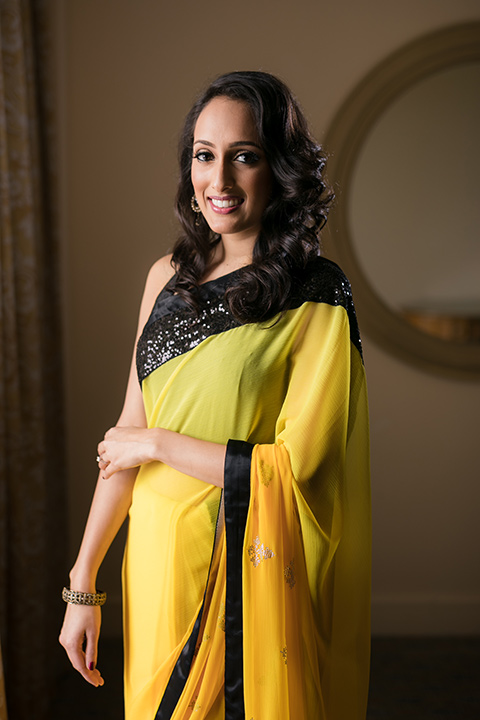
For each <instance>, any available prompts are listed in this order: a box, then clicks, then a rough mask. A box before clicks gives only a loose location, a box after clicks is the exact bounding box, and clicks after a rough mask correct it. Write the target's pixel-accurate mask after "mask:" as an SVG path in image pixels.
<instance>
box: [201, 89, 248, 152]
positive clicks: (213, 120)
mask: <svg viewBox="0 0 480 720" xmlns="http://www.w3.org/2000/svg"><path fill="white" fill-rule="evenodd" d="M193 137H194V141H195V140H197V139H202V140H209V141H211V142H215V141H218V142H221V141H231V142H235V141H238V140H251V141H253V142H258V133H257V128H256V125H255V120H254V117H253V113H252V111H251V109H250V106H249V105H247V103H245V102H243V101H241V100H232V99H231V98H226V97H217V98H214V99H213V100H210V102H209V103H208V105H206V106H205V107H204V108H203V110H202V112H201V113H200V115H199V116H198V120H197V122H196V125H195V130H194V135H193Z"/></svg>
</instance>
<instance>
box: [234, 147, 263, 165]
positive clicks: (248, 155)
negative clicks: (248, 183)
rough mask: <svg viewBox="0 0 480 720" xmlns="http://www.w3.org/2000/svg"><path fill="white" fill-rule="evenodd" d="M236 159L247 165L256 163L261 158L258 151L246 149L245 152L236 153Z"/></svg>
mask: <svg viewBox="0 0 480 720" xmlns="http://www.w3.org/2000/svg"><path fill="white" fill-rule="evenodd" d="M235 160H237V161H238V162H241V163H243V164H245V165H254V164H255V163H257V162H258V161H259V160H260V158H259V157H258V155H257V153H254V152H252V151H251V150H244V151H243V152H240V153H238V155H235Z"/></svg>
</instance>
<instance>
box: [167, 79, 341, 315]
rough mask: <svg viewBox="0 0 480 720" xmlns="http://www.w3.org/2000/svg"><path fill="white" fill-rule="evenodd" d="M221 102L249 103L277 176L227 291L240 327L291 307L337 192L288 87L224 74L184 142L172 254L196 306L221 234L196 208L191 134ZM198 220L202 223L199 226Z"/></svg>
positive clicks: (183, 290)
mask: <svg viewBox="0 0 480 720" xmlns="http://www.w3.org/2000/svg"><path fill="white" fill-rule="evenodd" d="M216 97H227V98H230V99H232V100H240V101H242V102H245V103H247V104H248V105H249V107H250V109H251V111H252V113H253V117H254V121H255V124H256V127H257V131H258V136H259V138H260V143H261V145H262V148H263V151H264V152H265V156H266V159H267V161H268V163H269V165H270V168H271V171H272V175H273V190H272V194H271V198H270V201H269V203H268V205H267V207H266V208H265V210H264V213H263V216H262V223H261V230H260V233H259V236H258V238H257V240H256V243H255V246H254V250H253V258H252V264H251V265H248V266H246V267H244V268H242V270H241V271H240V272H239V273H238V275H237V277H236V280H235V283H234V284H232V285H231V286H230V287H229V288H228V290H227V294H226V299H227V302H228V304H229V307H230V310H231V312H232V314H233V315H234V317H235V318H237V319H238V320H239V321H241V322H258V321H263V320H267V319H269V318H272V317H273V316H274V315H276V314H277V313H283V312H285V311H286V310H287V309H288V304H289V299H290V295H291V292H292V284H293V283H294V281H295V278H296V277H298V276H300V275H301V272H302V270H303V269H304V268H305V266H306V264H307V262H308V261H309V259H311V258H312V257H316V256H317V255H319V254H320V243H319V236H320V230H321V228H322V227H323V225H324V224H325V222H326V219H327V213H328V208H329V205H330V203H331V201H332V198H333V193H332V191H331V190H330V189H329V188H328V186H327V185H326V182H325V180H324V177H323V173H324V168H325V160H326V158H325V154H324V153H323V151H322V149H321V147H320V146H319V145H318V143H317V142H316V141H315V140H314V138H313V137H312V135H311V133H310V130H309V128H308V124H307V121H306V119H305V116H304V114H303V112H302V110H301V109H300V107H299V105H298V103H297V101H296V99H295V98H294V96H293V95H292V93H291V92H290V90H289V89H288V87H287V86H286V85H285V84H284V83H283V82H282V81H281V80H279V79H278V78H276V77H274V76H273V75H270V74H269V73H265V72H251V71H248V72H232V73H228V74H226V75H221V76H220V77H218V78H217V79H216V80H214V81H213V82H212V83H211V85H209V87H208V88H207V89H206V90H205V92H203V94H202V95H201V96H200V97H199V98H198V100H197V101H196V102H195V104H194V105H193V107H192V109H191V110H190V112H189V113H188V115H187V117H186V119H185V124H184V128H183V132H182V135H181V138H180V142H179V161H180V178H179V183H178V189H177V196H176V204H175V209H176V213H177V217H178V219H179V221H180V224H181V226H182V231H183V232H182V235H181V236H180V238H179V239H178V240H177V242H176V244H175V247H174V250H173V257H172V264H173V265H174V267H175V269H176V276H175V279H174V281H173V282H174V288H175V291H176V292H177V293H178V294H179V295H181V296H182V297H183V298H184V299H185V300H186V302H187V303H188V304H189V305H190V306H191V307H192V308H196V307H197V300H196V297H197V290H198V285H199V283H200V282H201V280H202V278H203V277H204V275H205V272H206V270H207V267H208V264H209V262H210V261H211V259H212V254H213V250H214V248H215V246H216V245H217V243H218V242H219V241H220V236H219V235H217V234H214V233H212V231H211V230H210V228H209V226H208V224H207V222H206V221H205V219H204V218H203V215H200V214H199V215H198V216H197V215H195V213H194V212H193V211H192V208H191V204H190V203H191V198H192V195H193V194H194V190H193V185H192V181H191V177H190V171H191V163H192V153H193V136H194V130H195V125H196V122H197V119H198V117H199V115H200V113H201V112H202V110H203V109H204V107H205V106H206V105H207V104H208V103H209V102H210V101H211V100H213V98H216ZM196 217H198V218H199V220H198V221H197V222H198V223H199V224H197V225H196V224H195V219H196Z"/></svg>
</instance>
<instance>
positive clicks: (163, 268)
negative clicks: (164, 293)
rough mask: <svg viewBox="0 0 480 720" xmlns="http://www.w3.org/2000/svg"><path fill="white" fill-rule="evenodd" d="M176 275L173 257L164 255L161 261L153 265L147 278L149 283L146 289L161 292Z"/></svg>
mask: <svg viewBox="0 0 480 720" xmlns="http://www.w3.org/2000/svg"><path fill="white" fill-rule="evenodd" d="M174 274H175V270H174V268H173V267H172V255H171V253H170V254H169V255H164V256H163V257H161V258H160V259H159V260H157V261H156V262H154V263H153V265H152V267H151V268H150V271H149V273H148V276H147V282H146V287H145V289H147V288H148V289H150V287H151V289H152V291H155V290H156V292H157V295H158V293H159V292H160V290H162V288H163V287H165V285H166V284H167V282H168V281H169V280H170V278H171V277H173V275H174Z"/></svg>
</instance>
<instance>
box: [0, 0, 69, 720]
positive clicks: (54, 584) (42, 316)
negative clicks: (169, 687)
mask: <svg viewBox="0 0 480 720" xmlns="http://www.w3.org/2000/svg"><path fill="white" fill-rule="evenodd" d="M47 6H48V0H45V1H43V0H0V410H1V413H0V638H1V643H2V653H3V662H4V670H5V680H6V690H7V702H8V712H9V715H10V718H13V719H14V720H27V718H28V719H29V720H31V719H32V718H35V720H43V719H44V718H48V717H49V710H48V704H49V698H50V694H51V693H50V691H51V687H52V684H53V676H54V673H55V659H56V657H57V652H58V651H57V643H56V638H57V636H58V631H59V626H60V617H61V612H62V609H63V608H62V607H61V606H62V603H61V601H60V600H58V598H59V592H60V590H61V586H62V582H63V581H64V572H65V564H64V557H63V552H64V548H65V546H66V538H65V522H64V517H65V512H64V492H65V491H64V486H65V477H64V462H63V459H64V454H63V446H64V441H63V437H62V427H63V423H62V375H61V363H60V357H61V352H60V347H61V343H60V322H59V298H58V290H57V288H58V267H57V254H58V253H57V243H56V238H55V233H54V227H55V223H54V222H53V218H54V213H53V202H52V194H51V188H52V187H54V185H53V184H52V182H51V181H52V173H53V169H52V165H51V163H50V161H49V150H50V148H51V145H52V136H53V125H52V122H51V120H52V118H51V93H50V91H49V87H48V78H49V72H50V70H49V66H48V63H49V51H48V50H49V36H48V31H49V28H48V23H47V19H48V13H47V9H48V7H47Z"/></svg>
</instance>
